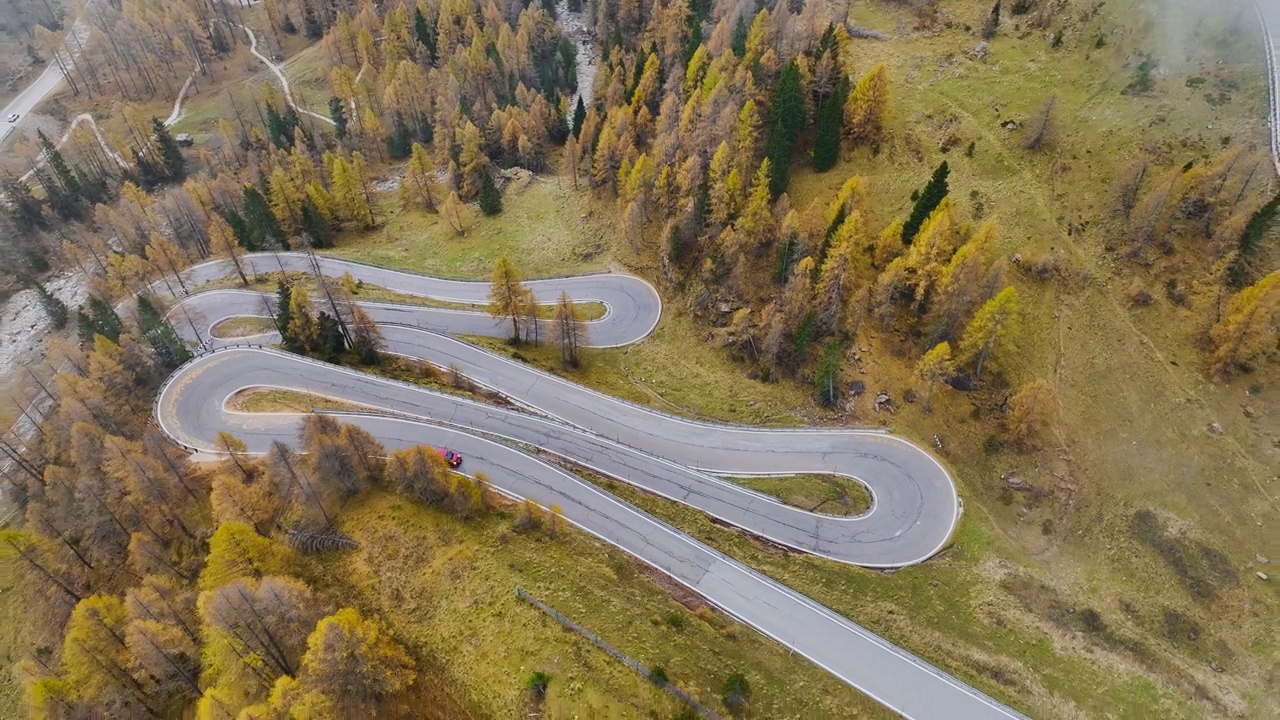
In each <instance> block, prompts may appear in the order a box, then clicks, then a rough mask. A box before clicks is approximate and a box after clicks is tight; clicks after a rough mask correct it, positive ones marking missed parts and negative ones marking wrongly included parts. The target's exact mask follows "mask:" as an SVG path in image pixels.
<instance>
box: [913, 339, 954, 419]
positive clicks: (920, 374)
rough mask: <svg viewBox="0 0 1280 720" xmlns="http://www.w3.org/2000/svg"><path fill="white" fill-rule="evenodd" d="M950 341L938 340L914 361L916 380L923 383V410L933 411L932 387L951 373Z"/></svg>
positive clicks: (952, 367)
mask: <svg viewBox="0 0 1280 720" xmlns="http://www.w3.org/2000/svg"><path fill="white" fill-rule="evenodd" d="M953 369H954V366H953V365H952V362H951V343H948V342H940V343H938V344H937V345H935V346H933V349H932V350H930V351H929V352H927V353H925V354H924V357H922V358H920V362H918V363H916V373H915V375H916V380H919V381H920V382H922V383H924V386H925V389H924V411H925V412H933V388H934V387H935V386H937V384H938V381H939V380H945V379H947V377H948V376H950V375H951V372H952V370H953Z"/></svg>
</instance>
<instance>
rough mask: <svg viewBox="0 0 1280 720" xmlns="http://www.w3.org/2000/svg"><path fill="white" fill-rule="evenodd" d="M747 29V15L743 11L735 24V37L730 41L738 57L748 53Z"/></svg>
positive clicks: (730, 45)
mask: <svg viewBox="0 0 1280 720" xmlns="http://www.w3.org/2000/svg"><path fill="white" fill-rule="evenodd" d="M747 30H748V28H747V15H746V13H743V14H741V15H739V16H738V22H737V23H735V24H734V26H733V37H732V39H730V41H729V47H730V48H731V49H732V50H733V54H734V55H737V56H738V57H742V56H743V55H746V54H747Z"/></svg>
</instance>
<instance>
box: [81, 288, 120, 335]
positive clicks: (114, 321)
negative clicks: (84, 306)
mask: <svg viewBox="0 0 1280 720" xmlns="http://www.w3.org/2000/svg"><path fill="white" fill-rule="evenodd" d="M89 319H90V321H91V323H92V324H93V332H94V334H95V335H101V336H102V337H104V338H106V339H108V340H110V341H111V342H113V343H114V342H120V333H121V331H123V330H124V323H122V322H120V316H119V315H117V314H116V311H115V310H114V309H112V307H111V306H110V305H109V304H107V303H106V302H105V301H103V300H102V298H99V297H97V296H92V295H91V296H90V297H89Z"/></svg>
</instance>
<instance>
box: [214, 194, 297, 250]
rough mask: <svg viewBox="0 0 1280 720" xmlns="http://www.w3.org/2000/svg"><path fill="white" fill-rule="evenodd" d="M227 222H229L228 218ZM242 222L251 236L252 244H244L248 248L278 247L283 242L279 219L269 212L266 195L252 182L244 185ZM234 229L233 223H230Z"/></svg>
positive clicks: (264, 248) (269, 206) (269, 207)
mask: <svg viewBox="0 0 1280 720" xmlns="http://www.w3.org/2000/svg"><path fill="white" fill-rule="evenodd" d="M227 222H231V221H230V219H228V221H227ZM244 223H245V227H246V229H247V231H248V233H249V235H250V237H252V238H253V246H252V247H250V246H248V245H246V246H245V247H246V249H249V250H266V249H268V248H276V247H280V246H281V245H282V244H283V243H284V231H283V230H281V229H280V221H279V220H277V219H276V216H275V214H274V213H272V212H271V205H270V204H269V203H268V202H267V199H266V197H264V196H263V195H262V192H261V191H259V190H258V188H257V187H255V186H254V185H253V184H252V183H246V184H245V186H244ZM231 227H232V229H235V223H232V224H231Z"/></svg>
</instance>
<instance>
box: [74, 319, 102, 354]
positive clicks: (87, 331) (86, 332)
mask: <svg viewBox="0 0 1280 720" xmlns="http://www.w3.org/2000/svg"><path fill="white" fill-rule="evenodd" d="M96 334H97V330H95V329H94V327H93V319H92V318H90V317H89V316H88V315H86V314H85V312H84V310H77V311H76V338H77V339H78V340H80V346H81V347H89V346H90V345H93V336H94V335H96Z"/></svg>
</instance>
